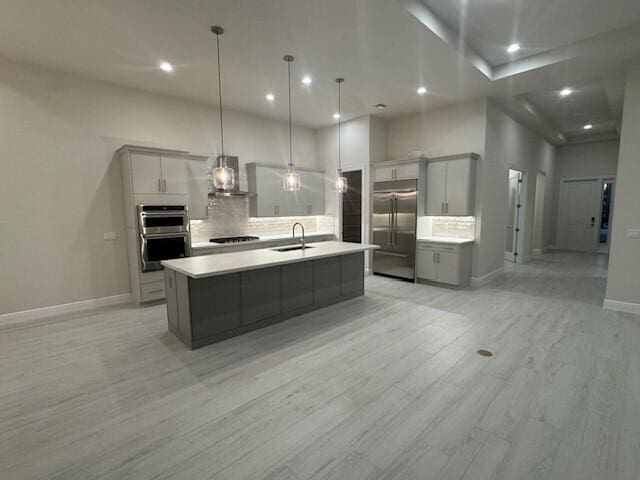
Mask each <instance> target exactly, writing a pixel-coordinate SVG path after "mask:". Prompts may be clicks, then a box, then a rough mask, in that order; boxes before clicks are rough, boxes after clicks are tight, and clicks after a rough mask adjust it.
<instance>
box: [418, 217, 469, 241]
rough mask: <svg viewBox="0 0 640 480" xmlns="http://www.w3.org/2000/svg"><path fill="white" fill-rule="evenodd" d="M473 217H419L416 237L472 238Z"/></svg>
mask: <svg viewBox="0 0 640 480" xmlns="http://www.w3.org/2000/svg"><path fill="white" fill-rule="evenodd" d="M475 231H476V219H475V217H420V218H418V237H431V236H433V237H453V238H474V237H475Z"/></svg>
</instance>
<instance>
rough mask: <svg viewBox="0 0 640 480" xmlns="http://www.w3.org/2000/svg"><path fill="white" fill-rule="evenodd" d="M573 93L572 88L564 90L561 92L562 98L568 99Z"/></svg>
mask: <svg viewBox="0 0 640 480" xmlns="http://www.w3.org/2000/svg"><path fill="white" fill-rule="evenodd" d="M572 93H573V90H571V89H570V88H563V89H562V90H560V96H561V97H567V96H569V95H571V94H572Z"/></svg>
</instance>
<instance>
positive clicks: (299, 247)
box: [273, 245, 313, 252]
mask: <svg viewBox="0 0 640 480" xmlns="http://www.w3.org/2000/svg"><path fill="white" fill-rule="evenodd" d="M307 248H313V247H311V246H309V245H306V246H304V247H303V246H302V245H289V246H287V247H280V248H274V249H273V251H274V252H290V251H292V250H302V249H305V250H306V249H307Z"/></svg>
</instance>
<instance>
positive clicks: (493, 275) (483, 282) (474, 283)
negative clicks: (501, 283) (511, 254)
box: [471, 267, 504, 287]
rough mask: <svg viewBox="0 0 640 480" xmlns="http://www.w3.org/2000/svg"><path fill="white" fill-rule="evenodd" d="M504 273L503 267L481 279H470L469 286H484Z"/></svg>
mask: <svg viewBox="0 0 640 480" xmlns="http://www.w3.org/2000/svg"><path fill="white" fill-rule="evenodd" d="M503 273H504V267H500V268H496V269H495V270H494V271H493V272H489V273H487V274H485V275H482V276H481V277H471V286H472V287H481V286H482V285H486V284H487V283H489V282H491V281H492V280H495V279H496V278H498V277H499V276H500V275H502V274H503Z"/></svg>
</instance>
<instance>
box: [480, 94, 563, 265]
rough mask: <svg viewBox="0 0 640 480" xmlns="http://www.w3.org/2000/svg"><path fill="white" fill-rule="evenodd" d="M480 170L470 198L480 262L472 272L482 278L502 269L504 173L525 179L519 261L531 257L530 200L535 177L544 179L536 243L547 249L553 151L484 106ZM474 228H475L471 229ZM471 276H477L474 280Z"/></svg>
mask: <svg viewBox="0 0 640 480" xmlns="http://www.w3.org/2000/svg"><path fill="white" fill-rule="evenodd" d="M484 161H485V165H486V168H485V170H484V173H483V178H482V181H481V182H480V183H479V188H480V191H479V192H478V194H477V196H476V198H477V200H478V201H479V202H480V207H479V208H480V210H481V220H482V222H481V225H480V228H481V238H482V244H481V247H480V253H481V256H480V258H479V259H478V261H479V264H478V265H477V266H476V271H477V272H478V273H479V274H480V275H483V274H487V273H489V272H491V271H494V270H496V269H498V268H501V267H502V266H503V265H504V245H505V238H506V222H507V191H508V172H509V168H515V169H518V170H521V171H523V172H524V174H525V178H524V184H523V187H524V195H525V200H526V201H525V212H524V219H525V221H524V235H525V237H524V245H523V250H524V251H523V252H520V253H521V255H522V256H524V257H527V256H529V255H531V250H532V233H533V215H534V199H535V189H536V178H537V174H538V172H542V173H544V174H545V176H546V191H545V208H544V212H543V216H542V218H543V221H542V242H543V244H544V245H545V246H546V245H549V244H551V243H553V242H552V238H553V225H554V223H553V214H552V209H553V184H554V181H553V178H554V164H555V147H554V146H552V145H550V144H549V143H547V142H546V141H545V140H544V139H543V138H542V137H540V136H539V135H538V134H537V133H535V132H533V131H532V130H530V129H528V128H526V127H524V126H523V125H521V124H520V123H518V122H516V121H515V120H513V119H512V118H511V117H509V116H508V115H507V114H506V113H504V112H503V111H502V110H501V109H500V108H499V107H498V105H497V104H495V103H494V102H493V101H491V100H490V101H489V102H488V104H487V135H486V147H485V159H484ZM476 228H478V227H476ZM474 275H476V276H477V275H478V274H475V273H474Z"/></svg>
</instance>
